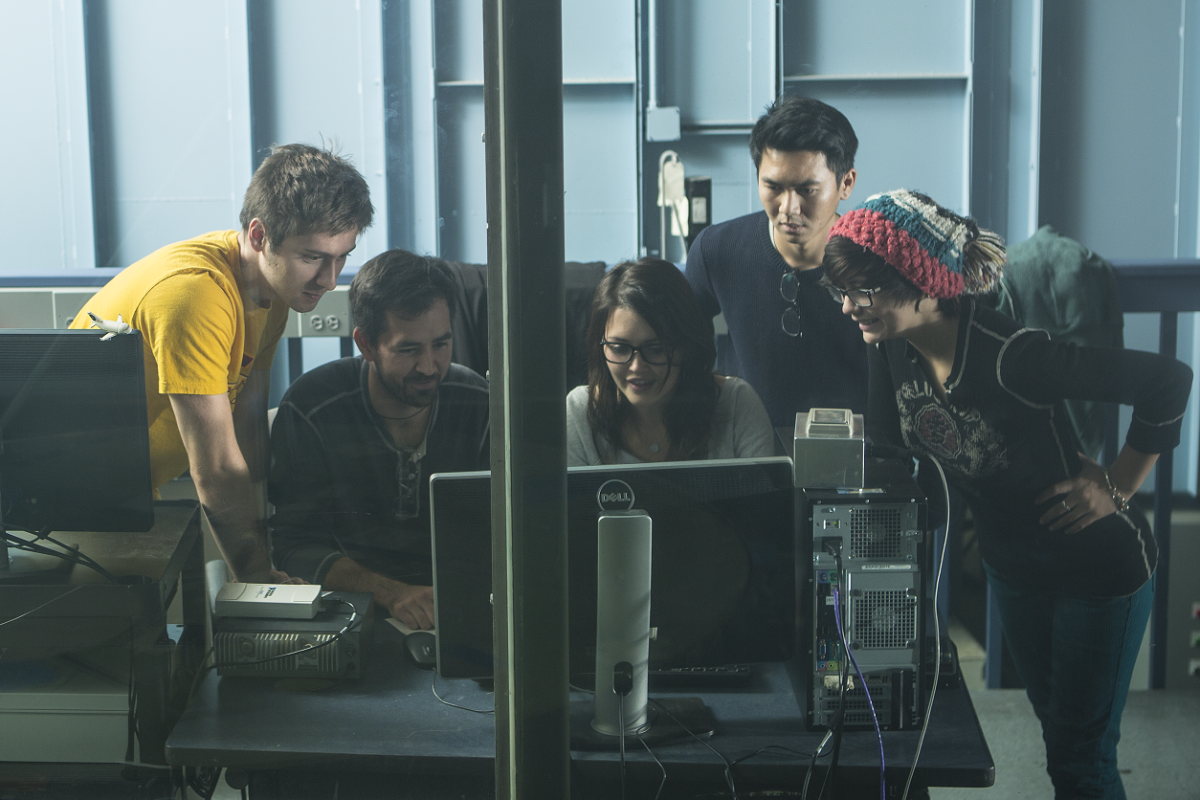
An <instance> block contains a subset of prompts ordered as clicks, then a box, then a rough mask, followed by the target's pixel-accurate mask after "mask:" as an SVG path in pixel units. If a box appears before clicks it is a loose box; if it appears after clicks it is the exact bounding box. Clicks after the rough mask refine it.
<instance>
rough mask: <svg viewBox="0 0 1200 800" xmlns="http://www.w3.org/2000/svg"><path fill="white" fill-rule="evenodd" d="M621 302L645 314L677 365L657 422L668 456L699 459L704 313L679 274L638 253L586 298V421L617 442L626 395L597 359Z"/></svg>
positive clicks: (703, 420)
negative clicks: (675, 379)
mask: <svg viewBox="0 0 1200 800" xmlns="http://www.w3.org/2000/svg"><path fill="white" fill-rule="evenodd" d="M618 308H625V309H628V310H629V311H632V312H633V313H635V314H637V315H638V316H639V317H641V318H642V319H643V320H645V321H646V324H648V325H649V326H650V327H651V328H653V329H654V332H655V334H657V335H658V338H659V339H660V340H661V341H662V343H663V345H665V346H666V348H667V350H668V351H669V352H671V353H672V361H673V362H675V361H678V365H677V366H676V365H675V364H674V363H673V364H672V366H670V367H668V369H678V370H679V380H678V382H677V383H676V384H675V391H674V392H672V393H671V396H670V397H669V398H668V399H667V401H666V407H665V408H664V410H663V421H664V422H665V424H666V427H667V436H668V438H669V439H670V442H671V445H670V448H671V449H670V450H669V455H670V457H671V458H673V459H674V460H687V459H697V458H704V457H705V456H707V455H708V439H709V437H710V436H711V434H712V424H713V416H714V415H715V414H716V408H717V395H718V393H719V389H718V387H717V381H716V378H715V377H714V376H713V364H714V363H715V362H716V358H717V349H716V344H715V343H714V340H713V325H712V319H711V318H710V317H708V316H707V315H706V314H705V313H704V312H703V311H701V310H700V304H699V303H698V302H696V296H695V295H694V294H693V293H692V287H691V286H689V285H688V282H687V278H685V277H683V273H682V272H680V271H679V268H678V267H676V266H675V265H674V264H672V263H670V262H668V261H663V260H661V259H658V258H643V259H639V260H638V261H632V262H631V261H626V262H623V263H621V264H617V265H616V266H615V267H613V268H612V269H611V270H609V271H608V273H607V274H606V275H605V276H604V277H603V278H602V279H601V280H600V283H599V285H597V287H596V293H595V295H594V296H593V299H592V315H591V320H590V322H589V323H588V330H587V338H586V342H585V347H586V349H587V357H588V422H589V423H591V426H592V429H593V430H595V431H599V432H600V433H601V434H603V435H604V436H605V437H607V438H608V440H609V441H610V442H612V443H613V445H614V446H616V447H620V445H621V426H622V424H623V423H624V422H625V420H626V419H627V417H628V414H629V412H630V408H629V402H628V401H627V400H625V398H624V396H623V395H622V394H621V393H620V392H619V391H617V386H616V383H614V381H613V379H612V375H611V374H609V371H608V362H606V361H605V360H604V349H603V345H602V344H601V342H602V341H603V340H604V330H605V328H606V327H607V326H608V319H609V316H610V315H611V314H612V312H613V311H615V310H616V309H618Z"/></svg>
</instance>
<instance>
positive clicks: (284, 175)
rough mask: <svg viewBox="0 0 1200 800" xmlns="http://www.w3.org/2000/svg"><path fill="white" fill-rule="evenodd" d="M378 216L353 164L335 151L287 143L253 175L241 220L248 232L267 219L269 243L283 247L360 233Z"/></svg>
mask: <svg viewBox="0 0 1200 800" xmlns="http://www.w3.org/2000/svg"><path fill="white" fill-rule="evenodd" d="M374 213H375V209H374V208H373V207H372V206H371V191H370V189H369V188H368V187H367V182H366V180H364V179H363V176H362V175H360V174H359V173H358V170H356V169H355V168H354V166H353V165H352V164H351V163H350V162H349V161H347V160H346V159H344V158H342V157H341V156H340V155H338V154H337V153H335V152H334V151H333V150H322V149H319V148H316V147H312V146H311V145H307V144H285V145H282V146H280V145H276V146H274V147H272V148H271V154H270V155H269V156H267V157H266V158H265V159H264V160H263V162H262V164H260V165H259V167H258V169H256V170H255V171H254V177H253V178H251V179H250V186H249V187H247V189H246V196H245V198H244V199H243V200H242V214H241V216H240V217H239V219H240V221H241V223H242V230H243V231H245V230H249V228H250V221H251V220H252V219H254V218H255V217H257V218H258V219H260V220H262V224H263V228H264V229H265V230H266V234H267V241H268V242H270V243H271V244H272V245H275V246H278V245H279V244H280V243H282V242H283V240H284V239H286V238H287V237H289V236H294V235H301V236H303V235H305V234H309V233H330V234H338V233H344V232H346V231H349V230H358V231H360V232H361V231H362V230H363V229H365V228H367V227H368V226H370V224H371V216H372V214H374Z"/></svg>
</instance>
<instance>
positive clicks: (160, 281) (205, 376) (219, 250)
mask: <svg viewBox="0 0 1200 800" xmlns="http://www.w3.org/2000/svg"><path fill="white" fill-rule="evenodd" d="M237 235H238V232H237V231H214V232H212V233H206V234H204V235H203V236H197V237H196V238H195V239H188V240H187V241H184V242H176V243H175V244H169V245H167V246H166V247H163V248H162V249H160V250H157V251H155V252H153V253H151V254H150V255H148V256H146V257H145V258H143V259H141V260H140V261H136V262H134V263H133V264H131V265H130V266H128V267H126V268H125V269H123V270H121V272H120V273H118V274H117V275H116V277H114V278H113V279H112V280H111V281H109V282H108V284H107V285H106V286H105V287H104V288H103V289H101V290H100V291H99V292H98V293H97V294H96V295H95V296H94V297H93V298H92V299H91V300H89V301H88V303H87V305H85V306H84V307H83V310H82V311H80V312H79V315H78V316H77V317H75V320H74V321H73V322H72V323H71V327H72V328H87V327H89V326H90V325H91V322H92V321H91V319H89V318H88V315H87V312H88V311H91V312H92V313H93V314H95V315H96V316H98V317H100V318H101V319H108V320H115V319H116V318H117V315H118V314H120V315H121V317H122V319H124V321H125V322H128V323H129V324H130V325H132V326H133V327H134V328H136V329H137V330H139V331H141V332H142V338H143V357H144V359H145V364H146V411H147V416H148V417H149V424H150V464H151V478H152V481H153V484H154V487H155V488H156V489H157V488H158V487H159V486H162V485H163V484H164V483H166V482H167V481H170V480H172V479H174V478H177V477H179V475H181V474H182V473H183V472H184V471H185V470H186V469H187V468H188V456H187V451H186V450H185V449H184V447H183V439H182V438H181V437H180V435H179V426H178V423H176V421H175V413H174V411H173V410H172V409H171V402H170V399H169V398H168V397H167V395H170V394H228V395H229V402H230V407H231V408H232V407H233V406H234V405H235V404H236V403H237V396H238V393H239V392H240V391H241V389H242V386H243V385H245V383H246V379H247V378H249V377H250V372H251V370H267V369H270V368H271V359H272V358H273V357H274V355H275V346H276V344H278V342H279V338H280V336H282V335H283V329H284V327H285V326H286V325H287V317H288V307H287V306H286V305H285V304H283V303H281V302H278V301H277V302H274V303H271V305H270V306H268V307H266V308H263V307H260V306H254V305H252V306H250V307H249V308H247V307H246V306H245V305H244V303H245V302H246V299H245V298H244V296H243V294H242V277H241V258H240V256H239V253H238V241H237Z"/></svg>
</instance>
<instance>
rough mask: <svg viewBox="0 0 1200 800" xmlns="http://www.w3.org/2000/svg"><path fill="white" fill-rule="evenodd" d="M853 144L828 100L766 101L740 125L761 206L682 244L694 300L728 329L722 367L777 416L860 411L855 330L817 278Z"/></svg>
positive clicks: (862, 373)
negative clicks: (749, 123)
mask: <svg viewBox="0 0 1200 800" xmlns="http://www.w3.org/2000/svg"><path fill="white" fill-rule="evenodd" d="M857 149H858V137H856V136H855V135H854V129H853V128H852V127H851V126H850V122H849V121H848V120H847V119H846V117H845V116H843V115H842V113H841V112H839V111H838V110H837V109H835V108H833V107H832V106H829V105H826V104H825V103H822V102H821V101H819V100H813V99H811V98H806V97H795V96H787V97H782V98H780V99H779V100H777V101H775V103H773V104H772V105H771V107H770V108H768V109H767V113H766V114H764V115H763V116H762V117H760V118H759V120H758V122H757V123H755V125H754V131H753V132H752V133H751V134H750V156H751V158H753V159H754V166H755V167H756V168H757V170H758V196H759V199H760V200H761V201H762V204H763V211H760V212H756V213H753V214H748V215H746V216H744V217H738V218H737V219H732V220H729V221H728V222H722V223H721V224H719V225H713V226H712V227H710V228H707V229H705V230H704V231H703V232H702V233H701V234H700V236H699V237H698V238H697V239H696V241H695V242H694V243H693V244H692V248H691V250H690V251H689V252H688V260H687V278H688V282H689V283H690V284H691V285H692V289H693V291H695V293H696V297H697V298H698V299H699V301H700V306H701V308H703V309H704V310H705V312H706V313H711V314H713V315H716V314H717V313H721V314H724V316H725V323H726V324H727V325H728V327H729V336H730V339H731V340H732V344H733V349H732V353H730V354H729V356H728V357H727V359H726V362H725V369H726V371H727V372H728V373H729V374H731V375H737V376H739V377H741V378H744V379H745V380H746V381H748V382H749V383H750V385H751V386H753V387H754V389H755V391H757V392H758V395H759V397H761V398H762V401H763V403H764V404H765V405H766V407H767V413H768V414H769V415H770V417H771V423H772V424H773V425H776V426H788V427H790V426H791V425H793V424H794V423H795V419H796V412H798V411H808V410H809V409H810V408H813V407H818V408H850V409H853V410H854V411H855V412H858V413H861V412H864V411H865V410H866V405H867V362H866V346H865V345H864V344H863V340H862V333H861V332H860V331H859V330H858V327H857V326H856V325H855V324H854V322H853V320H850V319H849V318H848V317H845V316H843V315H842V313H841V307H840V306H839V304H838V303H837V302H835V301H833V300H832V299H831V298H830V296H829V293H828V292H827V291H826V290H825V289H824V288H822V287H820V286H819V285H818V284H817V282H818V281H819V280H820V279H821V275H822V269H821V259H822V258H823V257H824V255H825V242H826V240H827V239H828V238H829V229H830V228H831V227H833V223H834V221H836V220H837V218H838V216H839V215H838V210H837V209H838V203H839V202H841V201H842V200H846V199H848V198H849V197H850V192H851V191H853V189H854V181H855V178H856V177H857V173H856V172H855V170H854V154H855V151H856V150H857Z"/></svg>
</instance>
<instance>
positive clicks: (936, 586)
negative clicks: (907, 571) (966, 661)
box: [900, 456, 950, 800]
mask: <svg viewBox="0 0 1200 800" xmlns="http://www.w3.org/2000/svg"><path fill="white" fill-rule="evenodd" d="M927 458H928V459H929V461H931V462H932V463H933V465H934V466H935V467H937V471H938V475H939V476H940V477H941V479H942V497H943V498H945V500H946V526H945V527H946V533H945V534H944V536H943V539H942V553H941V555H940V556H938V565H937V570H935V571H934V578H933V685H932V686H930V687H929V702H928V703H926V704H925V721H924V722H923V723H921V735H920V736H919V737H917V752H916V753H915V754H914V755H913V762H912V767H911V768H910V769H909V771H908V780H906V781H905V782H904V794H902V795H901V796H900V797H901V800H908V790H909V788H910V787H911V786H912V780H913V775H915V774H916V772H917V762H918V761H919V760H920V759H921V748H922V747H924V746H925V733H926V732H927V731H928V730H929V717H930V716H931V715H932V714H933V700H934V698H935V697H937V688H938V681H939V680H941V678H942V626H941V620H940V619H939V618H938V592H939V591H940V589H941V586H942V568H943V567H944V566H945V564H946V550H947V545H949V544H950V487H949V485H948V484H947V482H946V471H945V470H944V469H942V465H941V463H940V462H939V461H938V460H937V459H936V458H934V457H932V456H927Z"/></svg>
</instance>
